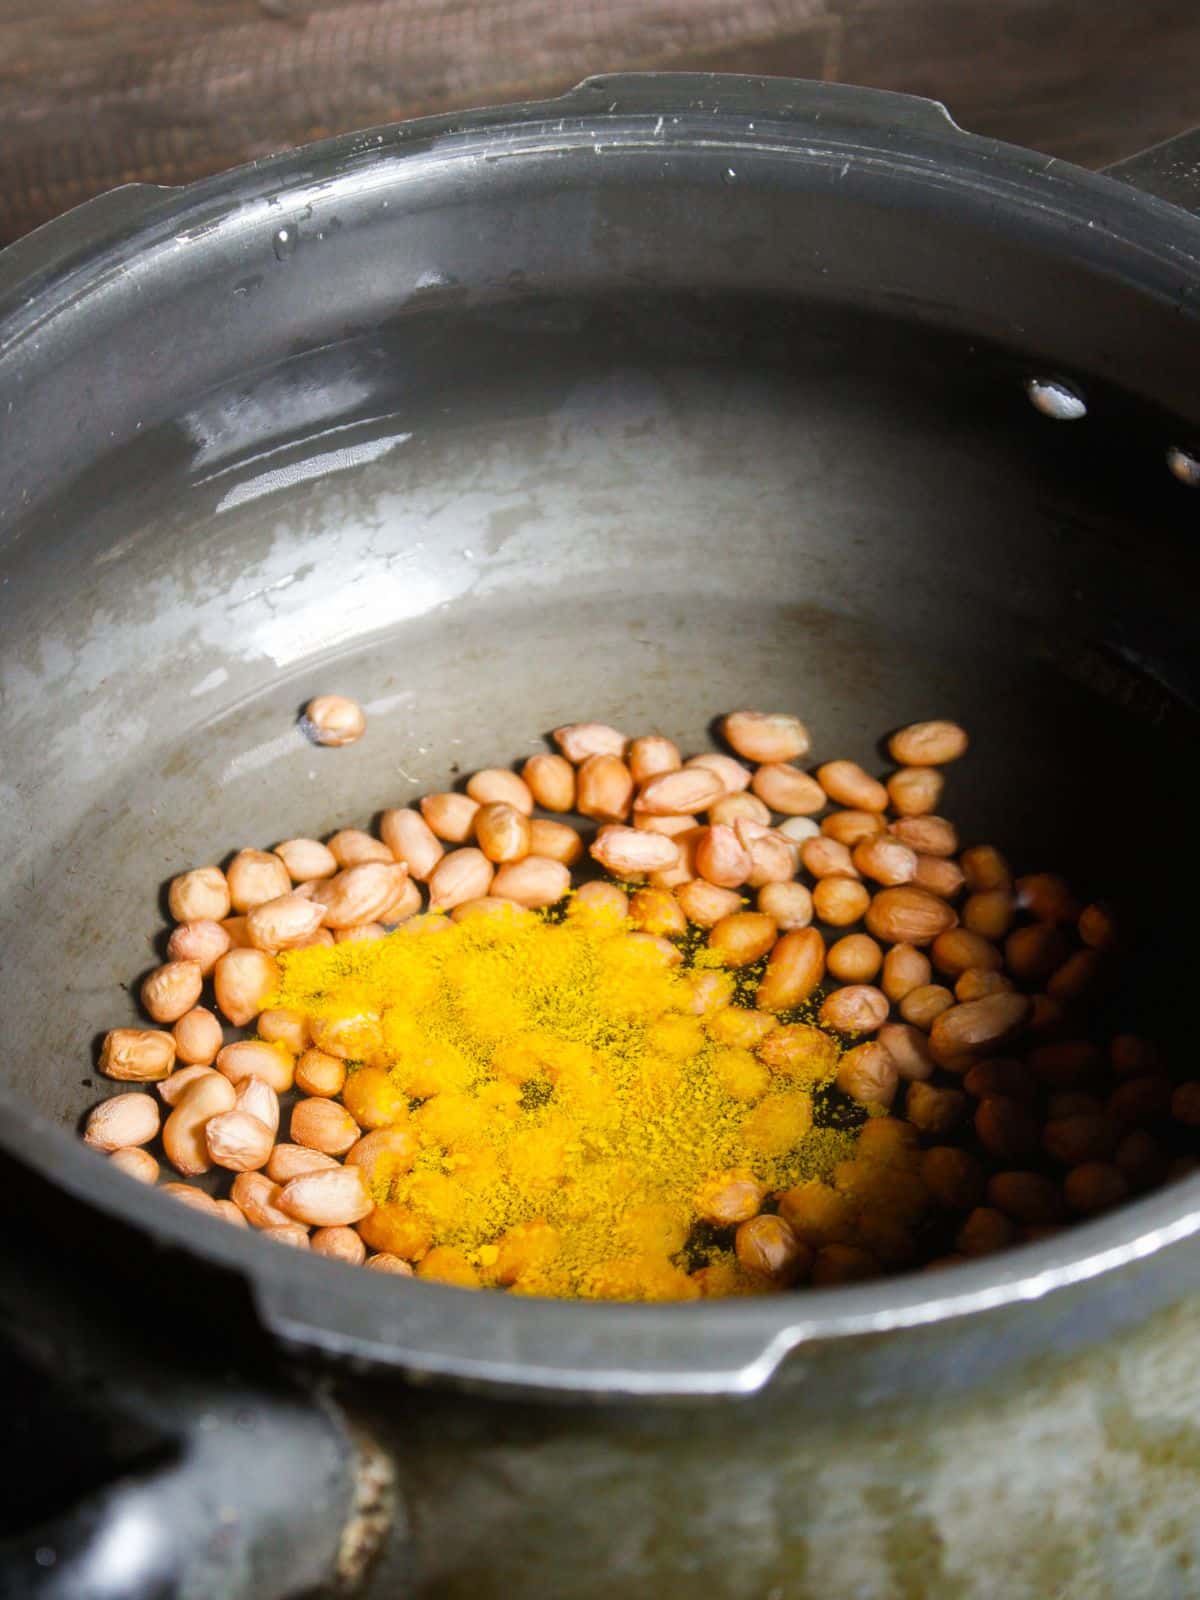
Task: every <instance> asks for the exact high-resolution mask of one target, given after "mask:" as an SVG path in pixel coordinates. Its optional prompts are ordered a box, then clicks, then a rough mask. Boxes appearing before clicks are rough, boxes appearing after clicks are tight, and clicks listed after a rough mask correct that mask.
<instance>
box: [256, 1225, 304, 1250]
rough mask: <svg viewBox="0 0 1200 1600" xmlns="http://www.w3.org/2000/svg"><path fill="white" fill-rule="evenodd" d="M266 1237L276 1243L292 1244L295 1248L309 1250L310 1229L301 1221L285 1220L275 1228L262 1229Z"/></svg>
mask: <svg viewBox="0 0 1200 1600" xmlns="http://www.w3.org/2000/svg"><path fill="white" fill-rule="evenodd" d="M262 1236H263V1238H264V1239H270V1240H271V1241H272V1242H273V1243H274V1244H286V1245H290V1246H291V1248H292V1249H293V1250H307V1249H309V1248H310V1246H309V1242H308V1229H307V1228H306V1227H305V1226H304V1224H303V1223H301V1222H285V1223H281V1224H279V1225H278V1226H276V1227H273V1228H264V1229H263V1230H262Z"/></svg>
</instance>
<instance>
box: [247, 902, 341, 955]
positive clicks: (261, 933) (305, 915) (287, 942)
mask: <svg viewBox="0 0 1200 1600" xmlns="http://www.w3.org/2000/svg"><path fill="white" fill-rule="evenodd" d="M365 920H370V919H369V918H368V919H365ZM324 921H325V907H324V906H323V905H319V904H317V903H316V902H315V901H313V900H310V899H308V898H307V897H306V896H304V895H299V894H285V895H281V896H280V897H279V899H278V900H265V901H264V902H263V904H262V905H260V906H255V907H254V908H253V909H252V910H251V911H248V912H247V913H246V934H247V936H248V938H249V940H250V943H251V944H252V945H253V946H254V948H255V949H256V950H267V951H269V952H271V954H274V953H275V952H276V951H277V950H294V949H295V948H296V946H297V945H302V944H303V943H304V942H305V940H306V939H308V938H309V937H310V936H311V935H312V934H314V933H316V931H317V929H318V928H319V927H320V926H321V925H322V923H323V922H324Z"/></svg>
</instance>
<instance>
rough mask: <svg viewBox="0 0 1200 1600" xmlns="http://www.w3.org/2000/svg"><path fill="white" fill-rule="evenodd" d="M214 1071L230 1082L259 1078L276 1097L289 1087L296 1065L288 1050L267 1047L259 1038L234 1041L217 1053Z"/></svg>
mask: <svg viewBox="0 0 1200 1600" xmlns="http://www.w3.org/2000/svg"><path fill="white" fill-rule="evenodd" d="M217 1071H218V1072H219V1073H220V1074H221V1076H222V1077H224V1078H227V1079H228V1080H229V1082H230V1083H234V1084H240V1083H242V1082H244V1080H245V1079H246V1078H261V1079H262V1081H263V1082H264V1083H266V1084H269V1085H270V1086H271V1088H272V1089H274V1091H275V1093H276V1094H286V1093H287V1091H288V1090H289V1089H290V1088H291V1087H292V1082H293V1078H294V1075H295V1064H294V1062H293V1059H292V1053H291V1051H290V1050H288V1049H286V1048H285V1047H284V1046H283V1045H278V1044H267V1043H266V1042H265V1041H264V1040H262V1039H237V1040H235V1041H234V1043H233V1044H227V1045H226V1046H225V1047H224V1049H222V1050H221V1051H219V1052H218V1055H217Z"/></svg>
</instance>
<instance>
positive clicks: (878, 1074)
mask: <svg viewBox="0 0 1200 1600" xmlns="http://www.w3.org/2000/svg"><path fill="white" fill-rule="evenodd" d="M835 1082H836V1083H837V1086H838V1088H839V1089H840V1090H841V1091H842V1093H843V1094H846V1095H849V1096H850V1098H851V1100H856V1101H857V1102H858V1104H859V1105H863V1106H872V1105H875V1106H890V1105H891V1103H892V1101H893V1100H894V1099H895V1098H896V1089H897V1088H898V1086H899V1083H900V1076H899V1073H898V1072H897V1071H896V1063H895V1062H894V1061H893V1060H892V1058H891V1055H890V1054H889V1052H888V1051H887V1050H886V1049H885V1048H884V1047H883V1045H881V1044H880V1043H879V1042H878V1040H876V1039H871V1040H868V1042H867V1043H866V1044H860V1045H856V1046H855V1048H854V1049H853V1050H847V1051H846V1053H845V1055H844V1056H843V1057H842V1059H841V1061H840V1062H839V1063H838V1070H837V1078H836V1079H835Z"/></svg>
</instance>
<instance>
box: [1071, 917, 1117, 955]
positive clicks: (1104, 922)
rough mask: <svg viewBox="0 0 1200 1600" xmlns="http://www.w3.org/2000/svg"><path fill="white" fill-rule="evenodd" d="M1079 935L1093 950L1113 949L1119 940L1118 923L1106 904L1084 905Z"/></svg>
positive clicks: (1080, 918)
mask: <svg viewBox="0 0 1200 1600" xmlns="http://www.w3.org/2000/svg"><path fill="white" fill-rule="evenodd" d="M1079 937H1080V938H1081V939H1082V940H1083V942H1084V944H1086V945H1090V947H1091V948H1092V949H1093V950H1111V949H1113V947H1114V946H1115V945H1116V942H1117V925H1116V922H1115V921H1114V919H1113V915H1112V913H1111V911H1109V910H1108V909H1107V907H1105V906H1084V908H1083V910H1082V911H1081V912H1080V913H1079Z"/></svg>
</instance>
